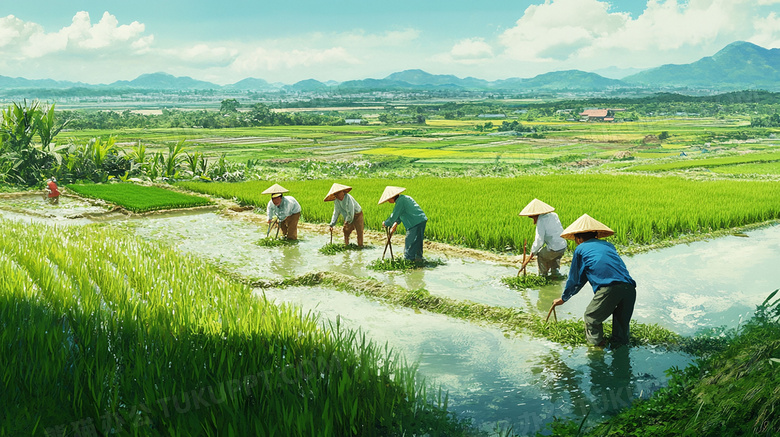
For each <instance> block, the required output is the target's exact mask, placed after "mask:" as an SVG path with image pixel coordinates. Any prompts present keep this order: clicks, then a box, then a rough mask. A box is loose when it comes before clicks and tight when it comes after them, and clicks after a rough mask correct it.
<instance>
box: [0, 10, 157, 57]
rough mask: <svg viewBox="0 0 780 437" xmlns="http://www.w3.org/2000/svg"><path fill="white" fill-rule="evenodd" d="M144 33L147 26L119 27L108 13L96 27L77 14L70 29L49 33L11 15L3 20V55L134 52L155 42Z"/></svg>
mask: <svg viewBox="0 0 780 437" xmlns="http://www.w3.org/2000/svg"><path fill="white" fill-rule="evenodd" d="M144 31H145V26H144V25H143V24H141V23H139V22H137V21H134V22H132V23H130V24H123V25H120V24H119V22H118V20H117V19H116V17H115V16H113V15H111V14H109V13H108V12H106V13H104V14H103V16H102V17H101V19H100V21H98V22H97V23H95V24H92V22H91V20H90V17H89V14H88V13H87V12H83V11H82V12H78V13H77V14H76V15H75V16H74V17H73V20H72V22H71V24H70V25H69V26H67V27H63V28H62V29H60V30H59V31H57V32H50V33H47V32H45V31H44V29H43V27H41V26H40V25H38V24H35V23H29V22H24V21H22V20H20V19H18V18H16V17H14V16H13V15H9V16H7V17H4V18H2V19H0V55H3V56H6V57H9V58H13V59H17V60H23V59H29V58H40V57H43V56H46V55H49V54H53V53H58V52H71V53H95V52H111V51H122V50H125V51H128V52H134V51H136V50H145V49H147V48H148V46H149V45H150V44H151V42H152V41H153V37H152V36H151V35H148V36H144V35H143V33H144Z"/></svg>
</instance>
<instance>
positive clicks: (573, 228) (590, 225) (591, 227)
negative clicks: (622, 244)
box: [561, 214, 615, 240]
mask: <svg viewBox="0 0 780 437" xmlns="http://www.w3.org/2000/svg"><path fill="white" fill-rule="evenodd" d="M584 232H596V234H597V235H596V236H597V237H598V238H604V237H609V236H610V235H612V234H614V233H615V231H613V230H612V229H610V228H608V227H607V225H605V224H603V223H601V222H599V221H598V220H596V219H594V218H593V217H591V216H589V215H587V214H583V215H582V217H580V218H578V219H577V220H575V221H574V223H572V224H570V225H569V227H568V228H566V229H564V230H563V233H561V237H563V238H565V239H567V240H573V239H574V234H581V233H584Z"/></svg>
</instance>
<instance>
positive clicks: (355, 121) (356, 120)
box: [344, 118, 363, 124]
mask: <svg viewBox="0 0 780 437" xmlns="http://www.w3.org/2000/svg"><path fill="white" fill-rule="evenodd" d="M344 123H346V124H360V123H363V119H362V118H347V119H344Z"/></svg>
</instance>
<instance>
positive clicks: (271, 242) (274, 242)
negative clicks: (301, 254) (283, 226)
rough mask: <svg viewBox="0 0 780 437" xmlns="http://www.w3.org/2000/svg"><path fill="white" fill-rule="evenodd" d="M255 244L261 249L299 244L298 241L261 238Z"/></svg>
mask: <svg viewBox="0 0 780 437" xmlns="http://www.w3.org/2000/svg"><path fill="white" fill-rule="evenodd" d="M255 244H256V245H258V246H261V247H279V246H292V245H295V244H298V240H290V239H287V238H273V237H268V238H261V239H259V240H257V241H256V242H255Z"/></svg>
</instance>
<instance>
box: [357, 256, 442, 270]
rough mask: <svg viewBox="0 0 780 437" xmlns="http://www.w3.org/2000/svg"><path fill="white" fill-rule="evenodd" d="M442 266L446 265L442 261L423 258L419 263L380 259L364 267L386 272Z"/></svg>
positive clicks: (399, 259) (401, 259)
mask: <svg viewBox="0 0 780 437" xmlns="http://www.w3.org/2000/svg"><path fill="white" fill-rule="evenodd" d="M444 264H446V263H445V262H444V260H441V259H437V258H431V259H427V258H423V259H422V260H420V261H410V260H408V259H406V258H395V259H393V258H382V259H377V260H374V261H371V262H370V263H368V265H367V266H366V267H368V268H369V269H371V270H379V271H388V270H412V269H422V268H425V267H436V266H443V265H444Z"/></svg>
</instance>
